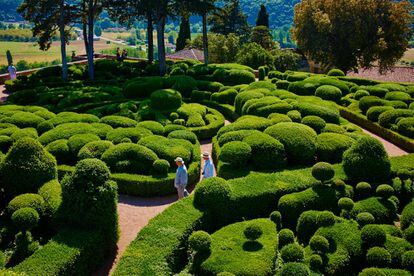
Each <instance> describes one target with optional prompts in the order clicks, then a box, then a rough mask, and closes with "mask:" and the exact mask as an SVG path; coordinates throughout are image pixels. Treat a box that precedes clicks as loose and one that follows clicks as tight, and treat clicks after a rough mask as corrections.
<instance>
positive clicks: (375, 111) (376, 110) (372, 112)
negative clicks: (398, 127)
mask: <svg viewBox="0 0 414 276" xmlns="http://www.w3.org/2000/svg"><path fill="white" fill-rule="evenodd" d="M392 109H394V107H392V106H373V107H370V108H369V109H368V111H367V114H366V115H367V118H368V120H370V121H372V122H378V118H379V116H380V115H381V114H382V113H384V112H385V111H388V110H392Z"/></svg>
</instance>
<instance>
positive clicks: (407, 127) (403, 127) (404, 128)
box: [397, 117, 414, 139]
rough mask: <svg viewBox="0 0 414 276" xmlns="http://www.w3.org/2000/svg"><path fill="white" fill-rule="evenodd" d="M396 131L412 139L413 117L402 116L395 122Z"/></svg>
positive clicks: (413, 133)
mask: <svg viewBox="0 0 414 276" xmlns="http://www.w3.org/2000/svg"><path fill="white" fill-rule="evenodd" d="M397 128H398V132H399V133H401V134H402V135H405V136H407V137H410V138H412V139H414V118H413V117H409V118H403V119H401V120H399V121H398V123H397Z"/></svg>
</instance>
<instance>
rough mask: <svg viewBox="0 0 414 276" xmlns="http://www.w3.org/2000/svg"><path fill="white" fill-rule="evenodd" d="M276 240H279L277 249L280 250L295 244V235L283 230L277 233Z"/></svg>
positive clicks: (290, 231)
mask: <svg viewBox="0 0 414 276" xmlns="http://www.w3.org/2000/svg"><path fill="white" fill-rule="evenodd" d="M278 238H279V249H282V248H283V247H284V246H286V245H288V244H292V243H294V242H295V234H294V233H293V231H292V230H290V229H288V228H284V229H282V230H280V231H279V233H278Z"/></svg>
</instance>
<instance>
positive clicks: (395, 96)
mask: <svg viewBox="0 0 414 276" xmlns="http://www.w3.org/2000/svg"><path fill="white" fill-rule="evenodd" d="M384 98H385V99H386V100H387V101H403V102H408V103H410V101H411V96H410V94H408V93H405V92H400V91H394V92H388V93H387V94H386V95H385V97H384Z"/></svg>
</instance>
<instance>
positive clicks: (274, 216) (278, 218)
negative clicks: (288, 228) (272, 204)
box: [269, 211, 282, 230]
mask: <svg viewBox="0 0 414 276" xmlns="http://www.w3.org/2000/svg"><path fill="white" fill-rule="evenodd" d="M269 219H270V220H271V221H273V222H274V223H275V224H276V229H277V230H279V229H280V228H281V225H282V214H281V213H280V212H279V211H273V212H272V213H271V214H270V217H269Z"/></svg>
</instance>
